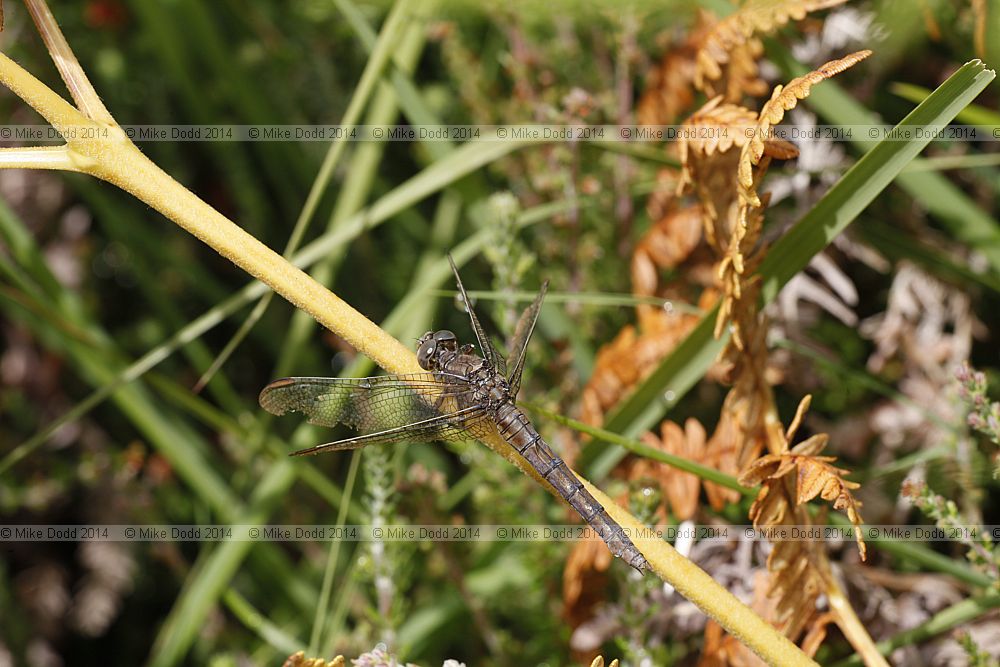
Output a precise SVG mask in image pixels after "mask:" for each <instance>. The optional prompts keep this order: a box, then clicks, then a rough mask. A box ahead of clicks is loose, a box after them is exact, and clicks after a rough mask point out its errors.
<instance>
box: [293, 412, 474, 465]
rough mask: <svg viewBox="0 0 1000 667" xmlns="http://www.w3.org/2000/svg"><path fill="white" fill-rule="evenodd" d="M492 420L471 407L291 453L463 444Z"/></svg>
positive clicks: (310, 453) (304, 453)
mask: <svg viewBox="0 0 1000 667" xmlns="http://www.w3.org/2000/svg"><path fill="white" fill-rule="evenodd" d="M492 423H493V422H492V421H491V420H490V419H489V415H488V414H487V412H486V410H485V408H483V407H479V406H476V407H471V408H465V409H463V410H459V411H458V412H452V413H448V414H440V415H438V416H436V417H432V418H430V419H425V420H423V421H418V422H413V423H412V424H407V425H406V426H400V427H398V428H394V429H389V430H386V431H379V432H377V433H369V434H367V435H360V436H358V437H356V438H347V439H346V440H338V441H336V442H328V443H326V444H323V445H316V446H315V447H309V448H307V449H300V450H299V451H297V452H292V456H311V455H313V454H321V453H323V452H338V451H344V450H347V449H360V448H361V447H365V446H366V445H374V444H379V445H386V444H393V443H398V442H428V441H431V440H445V441H461V440H469V439H472V438H478V437H482V436H483V435H484V433H485V432H486V431H488V430H490V429H491V428H493V426H492Z"/></svg>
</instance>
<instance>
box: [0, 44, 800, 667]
mask: <svg viewBox="0 0 1000 667" xmlns="http://www.w3.org/2000/svg"><path fill="white" fill-rule="evenodd" d="M0 83H3V84H5V85H6V86H7V87H8V88H10V89H11V90H13V91H14V92H15V93H16V94H17V95H18V96H20V97H21V98H22V99H24V100H25V101H27V102H28V103H29V104H31V106H32V107H34V108H35V109H36V110H37V111H38V112H39V113H41V114H42V116H44V117H45V118H46V119H47V120H48V121H49V122H50V123H52V125H53V126H54V127H55V128H56V129H57V130H59V131H60V133H62V134H63V136H64V137H65V138H66V139H67V143H68V145H67V147H65V149H64V154H65V157H66V159H67V163H66V164H72V165H73V166H75V167H76V168H77V169H78V170H80V171H84V172H86V173H89V174H91V175H93V176H96V177H98V178H101V179H103V180H105V181H108V182H109V183H112V184H114V185H117V186H118V187H120V188H121V189H123V190H125V191H126V192H129V193H131V194H132V195H134V196H135V197H137V198H138V199H140V200H142V201H143V202H145V203H147V204H148V205H150V206H151V207H153V208H155V209H156V210H157V211H159V212H160V213H162V214H163V215H165V216H166V217H168V218H170V219H171V220H173V221H174V222H176V223H177V224H179V225H180V226H181V227H183V228H184V229H186V230H187V231H189V232H191V233H192V234H194V235H195V236H196V237H198V238H199V239H201V240H202V241H204V242H205V243H207V244H208V245H210V246H211V247H212V248H214V249H215V250H216V251H217V252H219V253H220V254H222V255H223V256H225V257H226V258H228V259H229V260H230V261H232V262H233V263H235V264H236V265H237V266H239V267H241V268H243V269H244V270H245V271H246V272H247V273H249V274H251V275H252V276H254V277H256V278H257V279H259V280H260V281H261V282H263V283H265V284H267V285H268V286H270V287H271V288H272V289H273V290H274V291H275V292H278V293H279V294H281V295H282V296H284V297H285V298H286V299H288V300H289V301H290V302H292V303H293V304H295V305H296V306H298V307H299V308H301V309H302V310H304V311H306V312H308V313H309V314H310V315H312V317H314V318H315V319H316V320H317V321H318V322H320V323H321V324H322V325H323V326H325V327H327V328H328V329H330V330H331V331H333V332H335V333H337V334H339V335H340V336H342V337H343V338H344V339H345V340H346V341H347V342H349V343H350V344H351V345H353V346H354V347H355V348H357V349H358V350H359V351H360V352H362V353H364V354H365V355H367V356H368V357H370V358H371V359H372V360H374V361H375V362H376V363H378V364H379V365H380V366H382V367H383V368H385V369H386V370H388V371H391V372H395V373H411V372H420V370H421V369H420V367H419V366H418V365H417V363H416V357H415V356H414V354H413V352H412V351H411V350H409V349H408V348H406V347H405V346H403V345H402V344H401V343H400V342H399V341H397V340H396V339H395V338H393V337H392V336H390V335H389V334H387V333H385V332H384V331H383V330H382V329H380V328H379V327H378V326H376V325H375V324H374V323H372V322H371V321H370V320H368V319H367V318H365V317H364V316H363V315H361V314H360V313H358V312H357V311H356V310H354V309H353V308H352V307H350V306H349V305H348V304H346V303H345V302H344V301H342V300H341V299H340V298H338V297H337V296H336V295H334V294H333V293H332V292H330V291H329V290H327V289H326V288H325V287H323V286H322V285H320V284H319V283H317V282H316V281H314V280H313V279H312V278H310V277H309V275H308V274H306V273H304V272H303V271H301V270H299V269H298V268H296V267H294V266H293V265H292V264H290V263H289V262H288V261H287V260H285V259H284V258H282V257H281V256H280V255H279V254H278V253H276V252H274V251H273V250H271V249H270V248H268V247H267V246H265V245H264V244H263V243H261V242H260V241H258V240H257V239H256V238H254V237H253V236H251V235H250V234H248V233H247V232H245V231H244V230H243V229H242V228H240V227H239V226H238V225H236V224H235V223H233V222H232V221H230V220H229V219H228V218H226V217H225V216H223V215H221V214H220V213H219V212H217V211H216V210H215V209H213V208H212V207H211V206H209V205H208V204H206V203H205V202H204V201H202V200H201V199H199V198H198V197H197V196H195V195H194V194H193V193H191V192H190V191H188V190H187V189H185V188H184V187H183V186H182V185H180V184H179V183H177V181H175V180H174V179H173V178H171V177H170V176H169V175H168V174H167V173H166V172H164V171H163V170H162V169H160V168H159V167H157V166H156V165H155V164H154V163H153V162H152V161H151V160H149V159H148V158H147V157H146V156H145V155H143V154H142V152H141V151H139V149H138V148H137V147H136V146H135V145H134V144H133V143H132V142H131V141H129V139H128V137H126V136H125V134H124V132H122V130H121V129H120V128H119V127H118V126H117V125H116V124H115V123H114V121H110V122H97V121H92V120H90V119H88V118H85V117H84V116H83V115H82V114H81V113H80V112H79V111H78V110H77V109H75V108H73V107H72V106H70V105H69V104H68V103H66V101H65V100H63V99H62V98H60V97H59V96H58V95H56V94H55V93H54V92H52V91H51V90H50V89H49V88H47V87H46V86H45V85H44V84H42V83H41V82H39V81H38V80H37V79H35V78H34V77H33V76H31V75H30V74H28V73H27V72H26V71H25V70H23V69H22V68H21V67H20V66H18V65H17V63H15V62H14V61H12V60H11V59H10V58H8V57H7V56H5V55H3V54H2V53H0ZM80 127H87V128H89V129H99V130H101V131H100V132H97V133H91V132H86V133H82V134H81V133H75V132H72V130H74V129H77V128H80ZM82 137H86V138H82ZM486 444H487V445H489V446H490V447H491V448H492V449H494V450H495V451H496V452H498V453H500V454H501V455H502V456H504V457H505V458H507V459H508V460H509V461H511V462H512V463H514V464H515V465H517V466H518V467H519V468H520V469H521V470H524V471H525V472H527V473H528V474H530V475H531V476H532V477H533V478H534V479H536V480H537V481H539V482H540V483H542V484H543V485H544V486H546V487H547V488H549V490H550V491H552V489H551V487H549V485H548V484H546V483H545V482H544V481H543V480H542V479H541V477H540V476H539V475H538V473H537V472H536V471H534V470H533V469H531V468H530V467H528V466H525V465H524V463H523V461H522V460H521V459H520V457H519V456H518V455H517V454H516V453H515V452H514V451H513V450H512V449H511V447H510V446H509V445H508V444H507V443H506V442H504V441H503V440H502V439H500V437H499V435H495V437H493V438H490V439H487V440H486ZM584 483H585V484H586V482H584ZM587 488H588V489H589V490H590V492H591V493H592V494H593V495H594V497H595V498H597V500H598V501H599V502H601V503H602V504H603V505H604V506H605V508H606V509H607V511H608V513H609V514H610V515H611V516H612V518H614V519H615V521H617V522H618V523H619V524H621V525H622V526H624V527H625V528H626V529H627V530H629V531H630V532H631V533H632V534H633V535H638V534H639V531H640V530H641V529H642V524H641V523H640V522H639V521H638V520H637V519H636V518H635V517H633V516H632V515H631V514H629V513H628V512H626V511H625V510H623V509H622V508H620V507H618V506H617V505H616V504H615V503H614V501H612V500H611V499H610V498H608V497H607V496H606V495H604V494H603V493H601V492H600V491H599V490H598V489H596V488H594V487H592V486H590V484H587ZM635 544H636V546H637V547H638V548H639V550H640V551H641V552H642V553H643V555H644V556H645V557H646V560H647V561H649V563H650V565H651V566H652V568H653V569H654V570H655V571H656V573H657V574H658V575H659V576H660V577H662V578H663V579H664V580H666V581H669V582H670V583H671V584H672V585H673V586H674V587H675V588H676V589H677V590H678V591H679V592H680V593H681V594H682V595H684V596H685V597H687V598H688V599H690V600H691V601H692V602H694V603H695V604H696V605H698V606H699V607H700V608H701V609H702V610H704V611H705V612H706V613H707V614H709V615H711V616H712V617H713V618H715V619H717V620H718V621H719V623H720V624H721V625H722V626H723V627H724V628H726V630H727V631H729V632H730V633H731V634H732V635H733V636H735V637H738V638H739V639H740V640H741V641H743V642H744V643H746V644H747V646H749V647H750V648H751V649H752V650H753V651H754V652H756V653H757V654H758V655H759V656H761V658H763V659H764V660H766V661H768V662H770V663H771V664H782V665H813V664H815V663H814V662H813V661H811V660H810V659H809V658H808V657H807V656H806V655H805V654H804V653H802V651H800V650H799V649H798V648H797V647H796V646H795V645H794V644H792V643H791V642H790V641H788V640H787V639H786V638H785V637H784V636H782V635H781V634H780V633H778V632H776V631H775V630H774V628H772V627H771V626H770V625H769V624H768V623H767V622H765V621H764V620H763V619H761V618H760V617H759V616H757V615H756V614H755V613H754V612H753V611H752V610H750V608H749V607H747V606H746V605H744V604H743V603H741V602H740V601H739V600H738V599H736V598H735V597H734V596H733V595H732V594H731V593H729V592H728V591H727V590H726V589H725V588H723V587H722V586H720V585H719V584H718V583H716V582H715V581H714V580H713V579H712V578H711V577H710V576H709V575H708V574H706V573H705V572H704V571H702V570H701V569H700V568H698V567H697V566H696V565H694V564H693V563H691V562H690V561H688V560H687V559H686V558H684V557H683V556H681V555H680V554H678V553H677V552H676V551H675V550H674V549H673V548H672V547H671V546H670V545H669V544H667V543H666V542H664V541H663V540H659V539H656V540H643V539H636V540H635Z"/></svg>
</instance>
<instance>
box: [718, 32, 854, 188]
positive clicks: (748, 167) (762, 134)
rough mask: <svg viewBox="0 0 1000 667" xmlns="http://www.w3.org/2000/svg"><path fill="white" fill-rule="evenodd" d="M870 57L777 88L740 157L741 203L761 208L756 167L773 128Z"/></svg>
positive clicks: (834, 62) (831, 66)
mask: <svg viewBox="0 0 1000 667" xmlns="http://www.w3.org/2000/svg"><path fill="white" fill-rule="evenodd" d="M871 54H872V52H871V51H870V50H868V49H865V50H863V51H857V52H855V53H852V54H850V55H849V56H845V57H843V58H840V59H838V60H831V61H830V62H828V63H826V64H824V65H823V66H821V67H819V68H818V69H815V70H813V71H812V72H809V73H808V74H806V75H804V76H800V77H797V78H795V79H792V80H791V81H789V82H788V85H786V86H780V85H779V86H777V87H775V89H774V91H773V92H772V93H771V98H770V99H769V100H768V101H767V102H765V103H764V106H763V107H762V108H761V110H760V114H758V117H757V127H756V129H755V131H754V133H753V138H752V139H751V141H749V142H748V143H747V144H746V145H745V146H744V147H743V153H742V154H741V155H740V164H739V171H738V172H737V177H738V178H739V183H740V188H741V192H740V196H741V199H742V200H744V201H745V202H747V204H748V205H751V206H759V205H760V200H759V198H758V197H757V193H756V192H755V190H754V174H753V167H754V166H755V165H757V164H758V163H759V162H760V160H761V157H762V156H763V155H764V140H765V138H766V137H767V136H768V135H769V134H770V129H771V127H772V126H773V125H777V124H778V123H780V122H781V119H782V118H784V116H785V112H786V111H789V110H791V109H793V108H795V105H797V104H798V103H799V100H802V99H805V98H806V97H808V96H809V91H810V90H811V89H812V87H813V86H814V85H816V84H817V83H819V82H820V81H824V80H826V79H829V78H830V77H832V76H835V75H837V74H840V73H841V72H843V71H844V70H846V69H848V68H850V67H852V66H854V65H855V64H857V63H858V62H860V61H862V60H864V59H865V58H867V57H868V56H870V55H871Z"/></svg>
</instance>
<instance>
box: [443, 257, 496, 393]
mask: <svg viewBox="0 0 1000 667" xmlns="http://www.w3.org/2000/svg"><path fill="white" fill-rule="evenodd" d="M448 263H449V264H451V270H452V272H453V273H454V274H455V282H456V283H457V284H458V291H459V293H460V294H461V295H462V301H463V303H464V304H465V310H466V311H468V313H469V319H470V320H471V321H472V331H473V333H475V334H476V342H477V343H479V351H480V353H482V355H483V359H485V360H486V363H488V364H489V365H490V368H492V369H494V370H496V371H499V372H500V374H501V375H503V376H506V375H507V364H506V363H505V362H504V358H503V356H502V355H501V354H500V353H499V352H497V350H496V348H495V347H493V343H491V342H490V338H489V336H487V335H486V331H484V330H483V325H482V324H480V323H479V318H478V317H476V311H475V310H473V309H472V301H471V300H470V299H469V295H468V294H466V293H465V285H463V284H462V278H461V276H459V275H458V267H456V266H455V260H453V259H452V258H451V255H450V254H449V255H448Z"/></svg>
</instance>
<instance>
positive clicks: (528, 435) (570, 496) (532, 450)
mask: <svg viewBox="0 0 1000 667" xmlns="http://www.w3.org/2000/svg"><path fill="white" fill-rule="evenodd" d="M496 422H497V429H498V430H499V431H500V435H501V436H502V437H503V438H504V440H506V441H507V442H508V443H509V444H510V446H511V447H513V448H514V449H515V450H517V452H518V453H519V454H520V455H521V456H522V457H523V458H524V460H525V461H527V462H528V464H529V465H531V467H532V468H534V469H535V470H536V471H537V472H538V474H540V475H541V476H542V478H543V479H545V480H546V481H547V482H548V483H549V484H551V485H552V487H553V488H554V489H555V490H556V491H557V492H558V493H559V495H560V496H562V498H563V499H564V500H565V501H566V502H567V503H569V505H570V506H571V507H572V508H573V509H575V510H576V511H577V512H578V513H579V514H580V516H581V517H582V518H583V520H584V521H586V522H587V523H588V524H590V526H591V527H592V528H593V529H594V530H595V531H596V532H597V534H598V535H600V536H601V539H602V540H604V542H605V544H607V545H608V549H610V550H611V553H613V554H614V555H615V556H618V557H619V558H621V559H622V560H624V561H625V562H626V563H628V564H629V565H631V566H632V567H634V568H635V569H636V570H638V571H639V572H643V571H644V570H648V569H649V563H647V562H646V559H645V558H644V557H643V555H642V554H641V553H639V550H638V549H637V548H636V546H635V544H633V543H632V540H630V539H629V537H628V536H627V535H626V534H625V531H624V530H623V529H622V527H621V526H620V525H618V523H616V522H615V520H614V519H612V518H611V517H610V516H609V515H608V513H607V512H606V511H605V510H604V506H603V505H601V504H600V503H599V502H597V499H596V498H594V496H593V495H591V493H590V492H589V491H587V488H586V487H585V486H584V485H583V482H581V481H580V480H579V479H577V477H576V475H574V474H573V471H572V470H570V468H569V466H568V465H566V464H565V463H564V462H563V461H562V459H560V458H559V457H558V456H556V455H555V453H554V452H553V451H552V449H551V448H550V447H549V446H548V444H547V443H546V442H545V440H544V439H543V438H542V436H541V435H540V434H539V433H538V431H536V430H535V427H534V426H533V425H532V424H531V421H530V420H529V419H528V417H527V415H525V414H524V413H523V412H522V411H521V410H520V408H518V407H517V406H515V405H507V406H504V407H502V408H500V409H499V410H498V411H497V417H496Z"/></svg>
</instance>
